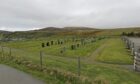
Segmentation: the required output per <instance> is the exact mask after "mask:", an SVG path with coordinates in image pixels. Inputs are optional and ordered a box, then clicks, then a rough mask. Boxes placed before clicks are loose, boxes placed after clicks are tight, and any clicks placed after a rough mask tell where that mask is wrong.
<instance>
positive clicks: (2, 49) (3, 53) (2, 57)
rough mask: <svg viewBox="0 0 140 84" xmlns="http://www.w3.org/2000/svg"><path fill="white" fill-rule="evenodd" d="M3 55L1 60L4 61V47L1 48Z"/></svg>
mask: <svg viewBox="0 0 140 84" xmlns="http://www.w3.org/2000/svg"><path fill="white" fill-rule="evenodd" d="M1 54H2V55H1V56H2V58H1V59H2V60H3V58H4V50H3V46H2V47H1Z"/></svg>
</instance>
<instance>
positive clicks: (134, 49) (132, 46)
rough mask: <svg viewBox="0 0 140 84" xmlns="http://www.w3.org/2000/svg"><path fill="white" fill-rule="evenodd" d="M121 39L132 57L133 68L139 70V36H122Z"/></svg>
mask: <svg viewBox="0 0 140 84" xmlns="http://www.w3.org/2000/svg"><path fill="white" fill-rule="evenodd" d="M122 40H123V41H124V42H125V43H126V48H128V49H129V50H130V51H131V55H132V56H133V59H134V70H136V71H140V38H132V37H126V36H123V37H122Z"/></svg>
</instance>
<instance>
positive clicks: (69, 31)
mask: <svg viewBox="0 0 140 84" xmlns="http://www.w3.org/2000/svg"><path fill="white" fill-rule="evenodd" d="M122 32H140V27H136V28H118V29H117V28H116V29H95V28H88V27H64V28H56V27H47V28H42V29H38V30H31V31H16V32H7V31H0V33H1V34H3V37H4V38H40V37H41V38H44V37H45V38H46V37H49V36H55V35H56V36H63V35H72V36H73V35H77V36H93V35H96V36H102V35H107V36H108V35H109V36H110V35H115V36H118V35H120V34H122Z"/></svg>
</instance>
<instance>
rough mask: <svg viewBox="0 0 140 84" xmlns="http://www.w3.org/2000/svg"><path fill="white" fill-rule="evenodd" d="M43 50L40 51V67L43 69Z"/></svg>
mask: <svg viewBox="0 0 140 84" xmlns="http://www.w3.org/2000/svg"><path fill="white" fill-rule="evenodd" d="M42 64H43V63H42V51H40V68H41V70H42Z"/></svg>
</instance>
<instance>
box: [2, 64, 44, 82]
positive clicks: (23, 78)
mask: <svg viewBox="0 0 140 84" xmlns="http://www.w3.org/2000/svg"><path fill="white" fill-rule="evenodd" d="M0 84H45V83H44V82H43V81H40V80H38V79H35V78H33V77H32V76H31V75H28V74H26V73H24V72H22V71H19V70H16V69H14V68H11V67H9V66H6V65H2V64H0Z"/></svg>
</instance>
